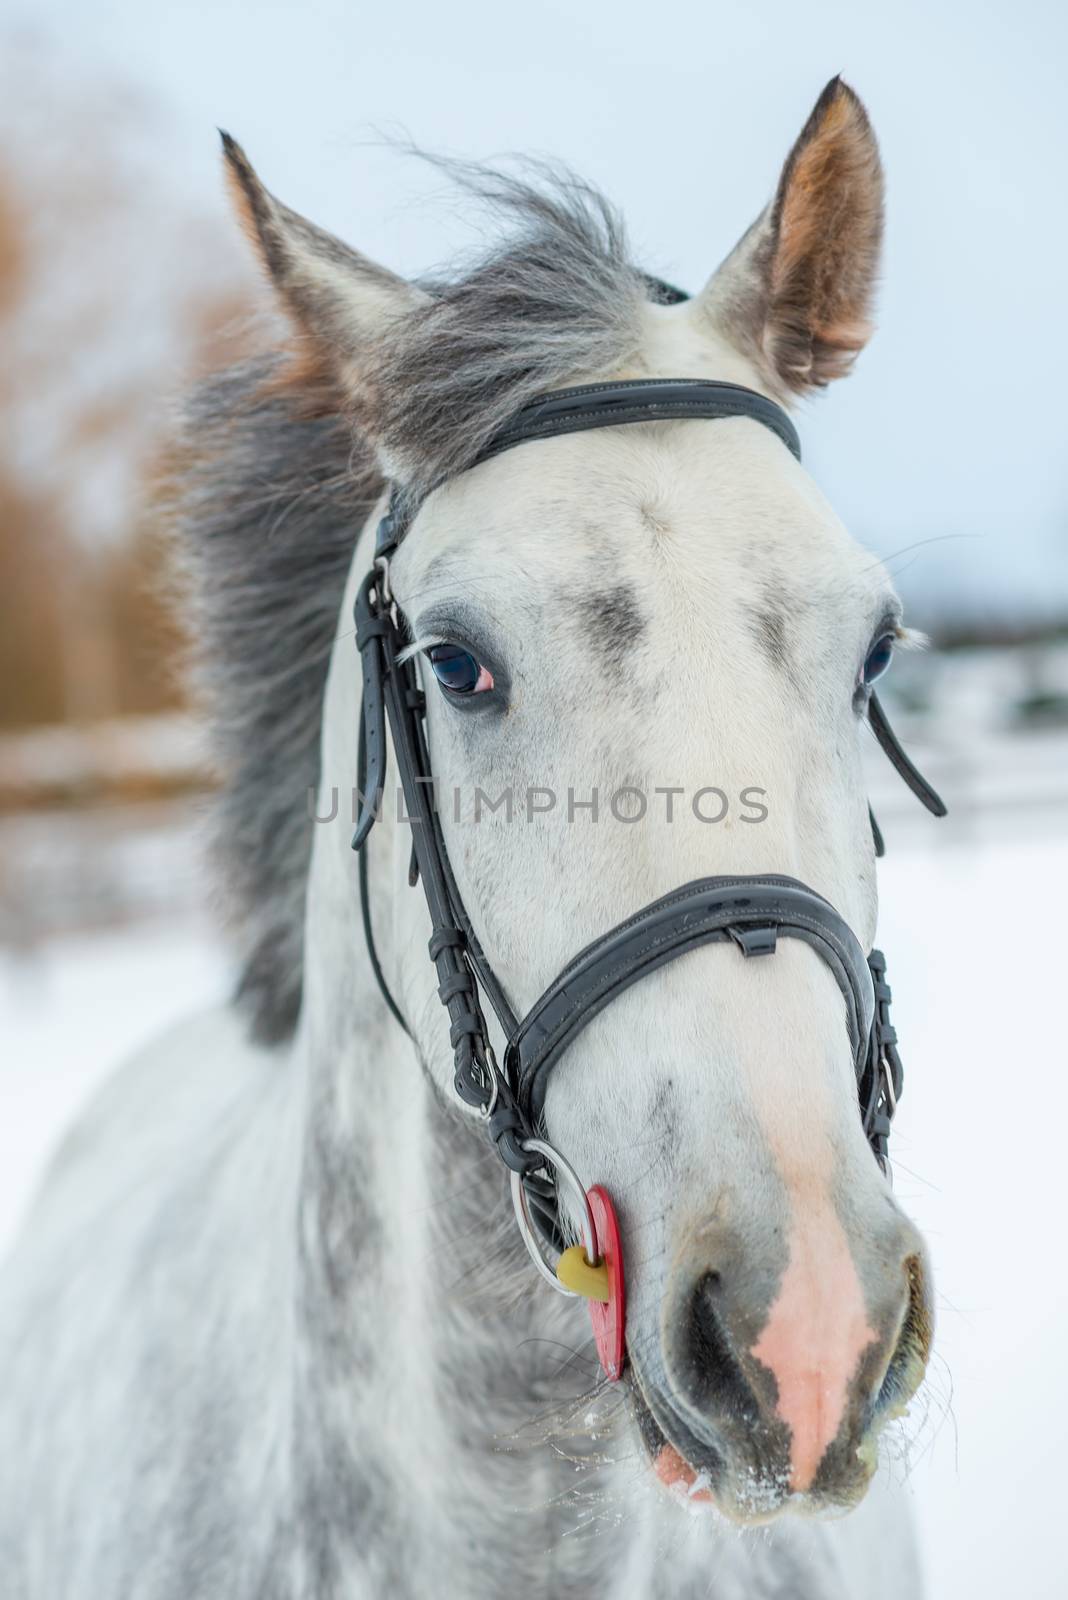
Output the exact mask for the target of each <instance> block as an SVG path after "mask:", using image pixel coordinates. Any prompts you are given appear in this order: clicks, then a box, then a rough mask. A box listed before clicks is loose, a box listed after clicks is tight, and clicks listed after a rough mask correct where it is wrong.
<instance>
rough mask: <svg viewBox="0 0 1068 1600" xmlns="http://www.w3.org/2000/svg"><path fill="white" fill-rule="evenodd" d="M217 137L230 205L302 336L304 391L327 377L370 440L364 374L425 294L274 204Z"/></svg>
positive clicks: (240, 157)
mask: <svg viewBox="0 0 1068 1600" xmlns="http://www.w3.org/2000/svg"><path fill="white" fill-rule="evenodd" d="M220 132H221V130H220ZM221 137H222V144H223V155H224V157H225V160H226V172H227V178H228V180H229V185H230V190H231V194H232V196H233V199H234V202H235V207H236V209H237V212H238V214H239V216H240V218H241V221H242V223H243V224H244V226H245V231H246V232H247V233H248V234H249V236H250V238H251V240H252V243H253V245H254V246H255V248H256V253H257V254H258V255H259V257H260V260H261V261H262V263H263V265H264V266H265V268H266V269H267V273H268V276H269V278H270V280H271V284H272V286H273V288H274V290H275V292H276V293H277V295H278V298H279V300H280V301H281V304H282V306H283V308H284V309H285V311H286V312H287V313H288V315H289V318H290V321H291V322H292V324H293V326H294V329H295V331H296V332H297V334H298V335H299V336H300V338H301V341H302V345H303V351H302V353H303V355H304V356H305V358H306V359H305V360H304V362H303V363H302V370H303V371H304V372H305V373H306V374H307V382H308V384H309V387H313V386H314V383H315V381H316V373H317V371H318V372H321V373H323V374H328V375H329V378H330V380H331V381H332V382H333V383H334V384H335V385H336V386H337V387H338V389H339V390H340V391H341V392H342V393H343V394H344V395H345V397H346V399H347V400H348V401H349V402H350V403H351V404H352V405H353V406H354V408H355V409H356V410H357V411H358V412H360V413H362V415H361V420H362V421H363V422H364V423H365V424H366V425H367V426H368V428H369V431H371V432H372V434H373V425H372V423H373V410H374V405H373V396H372V395H371V394H370V393H369V385H368V381H367V375H368V371H369V369H370V367H371V366H372V365H373V361H374V357H375V355H376V353H377V350H378V349H379V348H380V346H381V343H382V341H383V339H385V338H388V334H389V330H390V329H391V328H392V327H396V325H397V324H398V322H399V321H400V320H402V319H403V318H404V317H405V316H407V315H410V314H411V313H412V312H414V311H416V310H417V309H418V308H419V307H420V306H421V305H423V304H425V302H426V296H425V295H424V294H423V292H422V290H420V289H417V288H416V287H415V286H414V285H413V284H410V283H407V282H406V281H405V280H404V279H403V278H400V277H398V276H397V275H396V273H393V272H390V271H389V269H388V268H387V267H381V266H379V265H378V264H377V262H374V261H371V260H369V259H368V258H367V256H363V255H360V254H359V252H358V251H356V250H352V249H350V247H349V246H348V245H347V244H343V243H342V242H341V240H340V239H337V238H335V237H334V235H333V234H330V233H327V232H325V231H324V230H323V229H322V228H317V227H316V226H315V224H314V223H311V222H309V221H308V220H307V219H306V218H305V217H302V216H300V215H299V214H298V213H297V212H296V211H291V210H290V208H289V207H288V206H286V205H283V204H282V202H281V201H280V200H276V199H275V197H274V195H273V194H271V193H270V192H269V190H267V189H266V188H265V187H264V185H263V184H262V183H261V181H260V179H259V177H258V175H257V174H256V172H255V170H254V168H253V166H252V163H251V162H250V161H249V159H248V157H247V156H246V155H245V152H244V151H243V150H242V148H241V146H240V145H239V144H238V143H237V141H236V140H234V139H231V137H230V135H229V134H228V133H222V134H221ZM307 358H310V359H307Z"/></svg>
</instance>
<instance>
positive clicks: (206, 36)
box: [6, 0, 1068, 614]
mask: <svg viewBox="0 0 1068 1600" xmlns="http://www.w3.org/2000/svg"><path fill="white" fill-rule="evenodd" d="M6 10H7V17H8V25H9V27H10V25H11V24H12V23H13V24H14V25H15V27H16V29H19V30H21V31H24V32H27V33H29V34H31V35H34V36H36V37H38V38H39V39H41V40H42V41H54V43H55V46H56V48H57V49H58V50H60V51H62V53H63V54H64V56H65V57H66V59H67V63H68V70H70V71H73V72H75V73H77V74H79V75H81V74H84V76H85V78H86V79H87V80H88V79H92V80H94V81H100V80H101V79H105V80H114V81H115V82H116V84H117V85H119V86H126V87H128V88H130V89H132V90H134V91H135V92H137V93H138V94H139V95H140V97H142V98H143V99H144V100H145V101H147V102H148V103H149V104H150V105H152V106H153V108H154V109H155V111H156V113H157V116H158V119H160V120H162V122H163V123H164V124H165V125H166V127H167V129H168V138H167V144H166V149H167V151H168V157H167V159H168V171H167V173H166V174H165V175H163V178H164V180H165V181H166V182H168V183H172V184H173V183H176V182H177V183H180V184H181V185H182V186H183V187H185V186H188V187H190V188H191V189H192V190H193V191H194V192H195V193H196V195H197V196H198V197H202V199H203V204H204V206H205V207H206V208H211V209H214V210H216V211H219V210H221V206H222V199H221V185H220V182H219V171H218V155H217V143H216V136H215V133H214V128H215V126H216V125H217V124H220V125H222V126H223V127H227V128H229V129H230V130H231V131H232V132H233V133H235V135H237V136H238V137H239V138H240V139H241V140H242V141H243V143H244V144H245V145H246V147H247V149H248V150H249V152H250V154H251V155H252V157H253V159H254V161H255V162H256V164H257V165H258V167H259V168H260V170H261V172H262V174H263V175H264V177H265V179H266V180H267V182H268V183H269V184H270V186H271V187H272V188H273V189H274V190H275V191H276V192H277V193H279V194H281V195H282V196H283V197H284V198H285V199H286V200H287V201H288V202H289V203H290V204H291V205H294V206H296V207H297V208H298V209H300V210H303V211H305V212H306V213H308V214H310V215H311V216H313V217H314V218H315V220H317V221H319V222H321V223H324V224H325V225H327V226H329V227H331V228H333V229H334V230H335V231H337V232H340V233H342V234H343V235H344V236H345V237H346V238H347V239H348V240H349V241H350V242H351V243H353V244H355V245H357V246H358V247H359V248H361V249H363V250H364V251H366V252H368V253H370V254H372V255H376V256H378V257H379V258H380V259H382V260H383V261H386V262H388V263H389V264H390V265H391V266H393V267H394V268H396V269H398V270H401V271H405V272H417V271H420V270H425V269H426V268H428V267H430V266H433V265H435V264H439V263H441V262H442V261H443V260H447V259H448V258H449V257H451V256H453V255H455V254H456V252H457V251H459V250H462V249H465V248H469V247H470V246H471V244H472V243H474V244H477V243H478V234H477V231H476V232H475V233H474V234H472V230H471V219H467V220H466V221H465V219H464V218H463V216H462V212H461V208H460V207H459V206H458V205H457V203H456V202H454V201H453V202H449V201H443V199H442V193H441V185H440V180H438V179H436V178H434V177H432V176H430V175H428V174H427V173H426V172H424V171H423V170H422V169H420V168H418V167H417V166H415V165H413V164H412V163H410V162H407V161H405V160H403V159H402V158H400V157H398V156H397V155H396V154H394V153H392V152H390V151H387V150H384V149H382V148H381V147H376V146H375V145H374V144H373V143H372V142H371V141H373V140H374V139H375V138H376V137H377V136H380V135H382V134H383V133H386V134H397V133H400V134H403V135H410V136H411V137H412V138H414V139H415V140H416V141H417V142H419V143H420V144H422V145H425V146H428V147H431V148H434V149H438V150H444V151H447V152H450V153H454V154H462V155H472V156H485V155H491V154H497V153H500V152H507V151H525V152H535V153H542V154H550V155H555V156H559V157H563V158H565V159H566V160H567V161H569V162H570V163H571V164H572V165H573V166H575V167H577V168H578V169H579V170H580V171H581V172H583V173H584V174H585V175H587V176H589V177H591V178H592V179H594V180H595V181H596V182H598V183H599V184H600V185H601V186H602V187H603V188H605V189H606V190H607V191H608V193H609V194H610V195H611V196H612V197H613V198H614V199H615V200H616V201H617V202H618V203H619V204H620V205H621V206H622V207H623V209H624V211H625V213H626V215H627V217H628V219H629V223H630V228H631V233H632V237H633V239H634V241H635V245H636V247H637V253H638V254H639V256H640V258H641V259H642V261H643V263H644V264H645V265H647V266H648V267H650V268H651V269H653V270H655V271H658V272H660V273H662V274H664V275H665V276H667V277H670V278H671V279H673V280H674V281H676V282H679V283H681V284H683V285H684V286H686V287H688V288H690V289H695V288H697V287H699V286H700V284H701V283H702V281H703V280H704V278H705V277H706V276H707V274H708V273H709V272H710V270H711V269H712V268H713V267H714V266H715V264H716V262H717V261H718V260H720V259H721V257H722V256H723V255H724V254H725V253H726V251H727V250H728V249H729V248H730V246H731V245H732V244H733V243H734V241H735V239H736V238H737V237H738V235H739V234H740V233H741V232H742V231H743V229H744V228H745V227H746V226H747V225H748V223H749V222H750V220H751V219H752V217H753V216H754V215H755V214H756V212H757V211H758V210H759V208H760V206H761V205H762V204H763V203H764V201H765V200H766V198H767V197H768V195H769V193H770V192H771V190H772V188H773V185H774V183H775V180H776V177H777V174H778V170H779V167H780V165H781V162H782V160H783V157H784V156H785V154H786V152H787V150H788V148H789V146H790V144H791V142H792V140H793V138H794V137H795V135H796V133H797V132H798V130H799V128H800V127H801V124H802V123H803V121H804V119H805V117H806V115H807V113H808V111H809V109H810V106H811V104H812V102H813V101H814V99H815V97H816V95H817V94H818V93H819V91H820V89H821V88H822V86H823V84H824V83H825V82H826V80H827V79H828V78H829V77H830V76H832V75H833V74H834V73H835V72H841V73H842V74H843V75H844V76H845V77H846V78H847V79H848V81H850V82H851V83H852V84H853V85H854V87H855V88H856V89H857V90H858V91H859V93H860V94H861V95H862V97H863V98H864V100H865V101H866V103H867V105H868V108H869V110H870V112H871V115H872V118H873V121H874V124H875V127H876V131H877V133H878V135H879V138H880V141H881V144H882V149H883V155H884V160H885V163H886V167H887V174H888V190H889V228H888V239H887V249H886V256H885V270H884V287H883V292H882V296H881V304H880V317H879V323H880V326H879V332H878V334H877V336H876V339H875V341H874V342H873V344H872V346H871V347H870V348H869V349H868V351H867V352H866V353H865V354H864V356H863V357H862V358H861V361H860V364H859V366H858V369H857V372H856V374H855V376H854V377H853V378H852V379H850V380H849V381H848V382H847V383H845V384H841V385H839V386H838V387H837V388H836V389H834V390H833V391H832V392H830V393H828V394H827V395H826V396H823V397H821V398H819V399H817V400H815V401H813V402H811V403H810V404H808V405H807V406H806V407H805V408H804V410H803V414H802V417H801V428H802V434H803V438H804V443H805V447H806V454H807V459H808V462H809V464H810V466H811V467H812V470H813V471H814V473H815V475H816V477H817V479H818V480H819V481H820V482H821V484H822V485H823V486H824V488H825V489H826V491H827V492H828V493H829V495H830V497H831V499H832V500H833V502H834V503H835V505H836V507H837V508H838V510H839V511H840V513H841V514H842V516H843V517H844V519H845V520H846V521H847V523H848V524H849V525H850V526H851V527H852V529H853V530H854V531H855V532H856V533H857V534H858V535H859V536H860V537H861V538H862V539H864V540H865V542H867V543H868V544H870V545H871V546H872V547H873V548H874V549H875V550H877V551H878V552H879V553H880V554H882V555H884V556H895V559H894V561H893V562H892V567H893V570H894V571H895V573H896V574H897V575H898V578H899V582H900V584H901V586H902V588H903V589H904V591H905V593H906V595H911V596H912V597H913V599H914V601H915V603H916V605H917V606H918V607H920V608H923V607H925V605H926V603H927V602H929V601H930V600H931V599H933V598H936V597H937V600H938V602H939V605H940V606H942V605H945V604H946V602H948V601H950V600H954V601H956V602H958V603H959V604H961V605H963V606H964V607H965V608H966V609H967V610H968V611H977V610H978V611H985V610H990V609H993V610H996V611H999V612H1004V611H1011V610H1013V609H1015V608H1016V606H1017V605H1026V606H1027V607H1028V609H1031V610H1036V609H1038V610H1043V611H1049V612H1051V613H1053V612H1058V611H1059V612H1060V613H1062V614H1063V613H1065V612H1068V469H1066V463H1065V452H1064V447H1063V440H1064V425H1063V401H1062V390H1063V386H1064V371H1065V368H1066V365H1068V362H1066V357H1068V336H1066V332H1065V315H1064V302H1065V281H1064V280H1065V270H1066V268H1065V262H1066V257H1068V249H1066V247H1068V211H1066V205H1065V183H1064V173H1065V169H1066V156H1068V118H1066V112H1065V97H1064V91H1063V74H1064V62H1065V59H1066V46H1068V12H1066V11H1065V9H1064V7H1063V6H1061V5H1059V4H1056V3H1055V0H1022V3H1017V4H1013V5H1009V4H1004V3H1003V4H1001V5H999V6H992V5H989V4H984V3H982V0H968V3H962V0H953V3H946V4H932V3H931V0H927V3H917V0H902V3H898V4H895V5H893V6H879V7H866V6H863V5H858V4H856V0H851V3H848V4H840V3H837V0H813V3H809V4H799V3H796V0H795V3H792V4H785V3H783V0H762V3H761V4H759V5H758V4H753V3H750V0H746V3H738V0H731V3H718V0H673V3H672V4H671V5H670V6H665V7H663V8H662V9H660V10H659V11H658V10H657V9H656V8H650V7H649V6H648V4H647V3H642V4H638V3H637V0H568V3H564V0H540V3H535V4H533V5H530V4H527V5H523V6H519V5H516V4H512V5H509V4H507V3H506V0H493V3H488V0H450V3H448V4H444V3H437V4H431V3H429V0H415V3H411V4H403V3H398V4H391V5H390V4H387V5H375V6H371V5H366V4H360V3H358V0H302V3H301V4H299V5H298V4H292V3H291V4H276V3H271V0H182V3H180V4H173V3H161V0H156V3H153V4H149V5H146V4H145V0H98V3H96V4H94V5H91V6H88V5H85V4H84V3H83V0H33V4H32V7H31V6H30V5H29V4H28V3H27V0H6ZM930 540H933V541H936V542H934V543H928V544H923V545H921V547H920V548H917V549H913V548H910V547H913V546H916V545H917V544H919V543H920V542H921V541H930ZM897 552H906V553H903V554H900V555H897V554H896V553H897Z"/></svg>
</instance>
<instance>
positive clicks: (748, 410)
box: [375, 378, 801, 556]
mask: <svg viewBox="0 0 1068 1600" xmlns="http://www.w3.org/2000/svg"><path fill="white" fill-rule="evenodd" d="M735 417H745V418H748V419H749V420H750V421H751V422H759V423H760V424H761V426H762V427H765V428H769V429H770V430H771V432H772V433H773V434H774V435H775V436H776V438H777V439H779V440H781V441H782V443H783V444H784V445H785V446H786V448H787V450H789V452H790V454H791V455H792V456H794V457H795V458H796V459H797V460H798V461H800V460H801V441H800V439H799V438H798V435H797V429H796V428H795V427H794V425H793V423H792V422H791V420H790V418H789V417H788V416H787V415H786V412H785V411H784V410H783V408H782V406H779V405H776V404H775V401H774V400H769V399H768V397H767V396H766V395H763V394H758V393H757V391H756V390H755V389H746V388H744V387H743V386H742V385H741V384H740V383H720V382H718V381H713V380H712V379H710V378H627V379H624V380H623V381H622V382H620V383H584V384H579V385H577V386H575V387H574V388H571V389H556V390H554V391H553V393H552V394H547V395H543V396H542V397H541V398H540V399H538V400H532V401H530V403H529V404H528V405H525V406H521V407H520V409H519V410H518V411H517V412H516V413H515V415H514V416H513V417H512V418H511V419H510V421H508V422H506V423H505V425H504V427H503V428H499V429H498V430H497V432H496V433H494V434H491V435H490V437H489V438H488V439H487V440H486V442H485V444H483V445H482V447H481V448H480V449H479V451H478V452H477V454H476V455H475V456H474V457H473V459H472V460H470V461H469V462H468V463H467V470H469V469H470V468H471V467H477V466H478V465H479V464H480V462H483V461H489V460H491V459H492V458H493V457H494V456H499V455H501V454H502V453H503V452H504V451H505V450H512V449H514V448H515V446H516V445H518V444H528V443H530V442H531V441H532V440H535V439H555V438H557V437H559V435H560V434H564V433H588V432H589V431H590V430H591V429H592V428H618V427H620V426H621V424H623V423H626V422H687V421H693V420H694V419H695V418H698V419H700V418H704V419H708V420H711V421H729V420H731V419H732V418H735ZM417 510H418V507H417V506H413V505H411V504H410V503H409V502H408V500H407V498H406V497H405V498H404V499H402V498H401V497H400V496H399V495H398V494H397V492H396V490H394V492H393V493H392V494H391V495H390V501H389V506H388V508H387V510H386V514H385V516H384V517H383V518H382V520H381V522H380V523H379V525H378V535H377V540H376V544H375V554H376V555H379V556H385V555H389V554H390V553H391V552H392V551H393V550H395V549H396V548H397V546H398V545H399V544H400V542H401V540H402V539H403V538H404V535H405V534H406V533H407V531H408V529H409V527H410V526H411V523H412V519H413V518H414V516H415V513H416V511H417Z"/></svg>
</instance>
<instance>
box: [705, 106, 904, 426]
mask: <svg viewBox="0 0 1068 1600" xmlns="http://www.w3.org/2000/svg"><path fill="white" fill-rule="evenodd" d="M882 232H883V174H882V167H881V165H880V162H879V148H878V146H877V144H876V142H875V135H874V134H873V132H872V129H871V124H870V122H869V121H868V117H867V113H866V112H865V110H864V107H863V105H862V104H861V102H860V100H859V99H858V98H857V96H856V95H855V94H854V93H853V91H852V89H850V88H849V86H848V85H847V84H844V83H843V82H842V80H841V79H840V78H832V79H831V81H830V83H829V84H828V85H827V87H826V88H825V89H824V91H823V93H822V94H821V95H820V97H819V99H818V100H817V102H816V105H815V107H814V108H813V111H812V115H811V116H810V117H809V119H808V121H807V122H806V124H805V126H804V128H803V129H802V130H801V134H800V136H799V138H798V140H797V142H796V144H795V145H794V147H793V149H792V150H791V152H790V154H789V156H788V158H787V161H786V165H785V166H784V167H783V170H782V176H781V177H780V179H779V186H778V190H777V191H776V194H775V198H774V200H773V201H772V202H771V204H770V205H769V206H768V207H767V209H766V210H765V211H764V212H763V213H762V215H761V216H759V217H758V218H757V220H756V222H755V223H754V224H753V226H752V227H751V228H750V229H749V231H748V233H747V234H745V236H744V238H743V239H742V240H741V242H740V244H738V245H737V246H736V248H735V249H734V251H733V252H732V254H731V255H729V256H728V257H727V260H726V261H725V262H724V263H723V265H722V266H721V267H720V268H719V270H718V272H716V273H715V274H714V275H713V277H712V278H711V280H710V281H709V283H708V284H707V285H706V286H705V288H704V290H703V291H702V293H701V294H700V295H699V296H698V298H697V301H696V302H695V304H696V307H697V310H698V312H699V313H700V312H704V313H706V314H707V315H708V317H709V318H710V320H711V321H712V323H713V325H714V326H715V327H716V329H717V330H718V331H719V332H720V333H721V334H724V335H725V336H726V337H727V338H728V339H729V340H730V341H731V343H732V344H734V345H735V347H736V348H737V349H739V350H741V351H742V352H743V353H744V354H745V355H747V356H749V357H750V358H751V359H754V360H755V361H756V364H757V366H758V368H759V369H760V371H761V372H762V373H763V374H764V376H765V378H766V380H767V381H768V382H769V383H770V385H771V386H772V388H773V389H778V390H779V392H780V393H781V394H783V395H789V394H790V393H791V392H793V393H795V394H801V393H804V392H805V390H808V389H812V388H821V387H822V386H823V385H824V384H826V383H829V382H830V381H831V379H833V378H840V377H843V376H844V375H845V374H846V373H847V372H848V371H849V369H850V367H851V366H852V364H853V359H854V357H855V356H856V354H857V352H858V350H860V349H862V348H863V346H864V345H865V344H866V343H867V340H868V336H869V334H870V333H871V305H872V299H873V295H874V289H875V281H876V277H877V275H878V269H879V250H880V245H881V243H882Z"/></svg>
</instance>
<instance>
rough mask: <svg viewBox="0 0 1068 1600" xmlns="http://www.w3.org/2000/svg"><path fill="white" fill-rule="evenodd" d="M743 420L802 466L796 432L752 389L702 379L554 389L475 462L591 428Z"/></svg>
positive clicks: (639, 380) (493, 440)
mask: <svg viewBox="0 0 1068 1600" xmlns="http://www.w3.org/2000/svg"><path fill="white" fill-rule="evenodd" d="M693 417H704V418H708V419H711V420H713V421H715V420H723V419H729V418H731V417H748V418H749V419H750V420H751V421H753V422H760V423H762V424H763V426H764V427H765V428H770V429H771V431H772V433H774V434H776V435H777V436H778V437H779V438H780V439H781V440H782V442H783V444H784V445H785V446H786V448H787V450H789V451H790V453H791V455H794V456H796V457H797V459H798V461H800V460H801V440H800V439H799V438H798V436H797V429H796V428H795V427H794V425H793V423H792V422H791V421H790V418H789V417H788V416H787V415H786V412H785V411H784V410H783V409H782V407H781V406H777V405H776V404H775V402H774V401H773V400H768V399H767V398H766V397H765V396H764V395H762V394H758V393H757V392H756V390H755V389H744V388H743V387H742V385H741V384H738V383H718V382H716V383H714V382H712V381H711V380H709V379H705V378H631V379H627V380H625V381H624V382H622V383H587V384H583V385H582V386H581V387H578V388H574V389H557V390H556V391H555V392H554V393H553V394H548V395H545V396H544V397H543V398H542V399H541V400H533V401H531V403H530V404H529V405H526V406H523V408H522V409H521V410H520V411H518V412H516V415H515V416H514V417H513V418H512V420H511V422H509V423H507V424H506V425H505V426H504V427H503V428H501V429H500V430H499V431H498V432H497V433H495V434H493V436H492V437H491V438H490V439H489V441H488V442H487V443H486V444H484V445H483V446H482V449H481V450H480V451H479V453H478V456H477V457H476V461H488V460H489V458H490V457H491V456H496V455H499V454H500V453H501V451H502V450H511V448H512V446H513V445H517V444H523V443H524V442H525V441H526V440H528V439H552V438H555V437H556V436H557V435H558V434H561V433H586V432H588V431H589V430H590V429H591V428H618V427H619V425H620V423H621V422H666V421H676V422H682V421H685V420H686V419H687V418H693Z"/></svg>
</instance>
